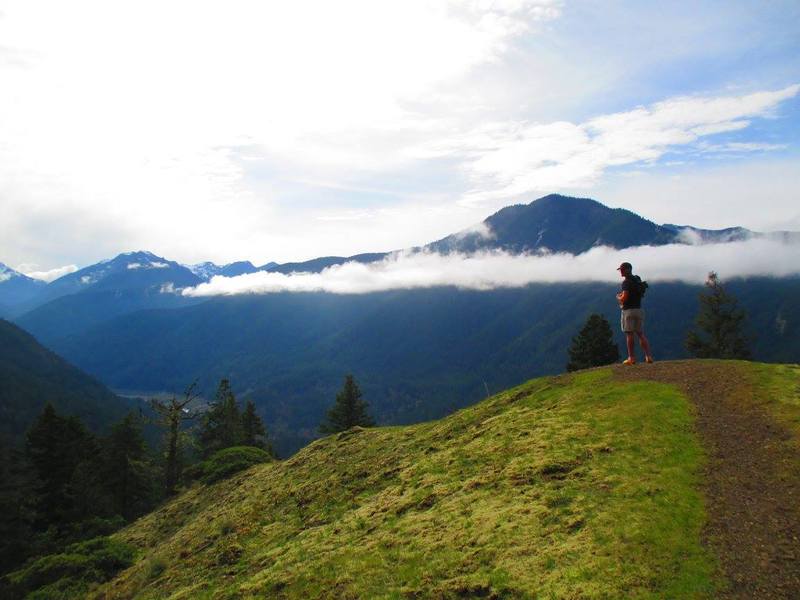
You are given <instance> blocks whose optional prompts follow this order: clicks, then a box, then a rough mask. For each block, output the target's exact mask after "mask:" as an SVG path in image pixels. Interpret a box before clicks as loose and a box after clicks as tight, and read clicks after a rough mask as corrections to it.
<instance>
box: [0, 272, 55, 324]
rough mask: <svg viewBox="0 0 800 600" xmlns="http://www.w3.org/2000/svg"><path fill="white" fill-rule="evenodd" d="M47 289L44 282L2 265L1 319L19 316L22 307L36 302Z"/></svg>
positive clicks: (0, 286) (0, 278)
mask: <svg viewBox="0 0 800 600" xmlns="http://www.w3.org/2000/svg"><path fill="white" fill-rule="evenodd" d="M46 287H47V284H46V283H45V282H44V281H39V280H38V279H33V278H31V277H28V276H27V275H23V274H22V273H20V272H19V271H15V270H14V269H12V268H11V267H8V266H6V265H4V264H3V263H0V317H3V316H11V315H14V314H17V313H18V311H19V306H20V305H25V304H27V303H30V302H32V301H34V300H35V299H36V298H37V297H39V296H40V295H41V294H42V293H43V292H44V290H45V288H46Z"/></svg>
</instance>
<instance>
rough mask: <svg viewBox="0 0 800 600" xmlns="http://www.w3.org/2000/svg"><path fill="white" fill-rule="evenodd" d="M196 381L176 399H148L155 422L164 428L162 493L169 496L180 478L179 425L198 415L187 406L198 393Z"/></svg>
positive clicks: (180, 446)
mask: <svg viewBox="0 0 800 600" xmlns="http://www.w3.org/2000/svg"><path fill="white" fill-rule="evenodd" d="M196 387H197V384H196V383H193V384H191V385H190V386H189V387H188V388H186V391H185V392H184V393H183V398H182V399H180V400H178V398H177V397H175V396H173V397H172V398H171V399H170V401H169V402H164V401H163V400H159V399H157V398H153V399H151V400H150V406H152V408H153V410H154V411H155V413H156V415H158V416H157V418H156V424H158V425H160V426H161V427H163V428H164V429H165V433H164V493H165V494H166V495H167V496H171V495H172V494H173V493H175V486H176V485H178V482H179V481H180V479H181V473H182V470H183V462H184V461H183V444H182V443H181V441H182V439H183V438H182V432H181V426H182V424H183V423H184V422H186V421H192V420H194V419H196V418H197V417H198V416H200V414H201V413H200V412H199V411H196V410H194V409H191V408H188V407H189V406H190V405H191V404H192V403H193V402H194V401H195V400H197V398H198V395H197V393H196V391H195V388H196Z"/></svg>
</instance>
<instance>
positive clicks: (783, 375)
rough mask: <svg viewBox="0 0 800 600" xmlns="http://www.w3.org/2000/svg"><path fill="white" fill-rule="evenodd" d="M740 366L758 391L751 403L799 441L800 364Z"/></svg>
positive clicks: (748, 364)
mask: <svg viewBox="0 0 800 600" xmlns="http://www.w3.org/2000/svg"><path fill="white" fill-rule="evenodd" d="M741 365H742V368H744V369H745V370H746V372H747V373H748V374H749V375H750V377H751V379H752V380H753V383H754V385H753V388H754V389H755V390H757V391H758V397H757V398H755V400H756V401H757V402H758V403H759V404H760V405H761V406H762V407H763V408H764V409H765V410H767V411H768V412H769V413H770V415H771V416H773V417H774V418H775V419H776V420H777V421H778V422H779V423H781V424H783V425H784V426H786V427H788V428H789V429H790V430H791V431H792V432H793V433H794V434H795V437H796V438H797V439H798V440H800V365H767V364H764V363H741Z"/></svg>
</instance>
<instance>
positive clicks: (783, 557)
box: [614, 361, 800, 599]
mask: <svg viewBox="0 0 800 600" xmlns="http://www.w3.org/2000/svg"><path fill="white" fill-rule="evenodd" d="M614 374H615V376H616V377H617V379H620V380H623V381H635V380H641V379H647V380H654V381H660V382H664V383H671V384H675V385H677V386H678V387H679V388H680V389H682V390H683V391H684V392H686V394H687V395H688V397H689V398H690V399H691V400H692V402H693V403H694V405H695V407H696V416H697V421H696V425H697V430H698V433H699V435H700V439H701V442H702V444H703V446H704V448H705V449H706V452H707V454H708V458H709V461H708V465H707V467H706V470H705V473H704V485H705V488H704V490H703V491H704V493H705V495H706V502H707V508H708V516H709V521H708V523H707V525H706V527H705V529H704V540H703V541H704V543H705V544H707V545H708V546H709V547H710V548H711V549H712V550H713V551H714V553H715V554H716V555H717V556H718V557H719V559H720V562H721V568H722V570H723V575H724V577H725V579H727V581H728V582H729V588H728V589H727V590H724V591H723V592H722V595H721V597H723V598H748V599H750V598H794V599H796V598H800V444H798V441H797V439H796V438H794V437H793V435H792V434H791V433H790V432H789V431H788V430H787V429H785V428H784V427H782V426H781V425H780V424H779V423H777V422H776V421H775V420H774V419H773V418H772V417H771V416H770V415H768V414H766V413H765V412H764V410H763V409H762V408H759V406H758V403H757V402H754V398H755V393H756V392H755V390H754V388H753V385H752V383H751V382H750V381H749V380H748V379H747V377H746V375H745V374H744V373H743V372H742V371H741V369H740V368H738V367H737V366H736V364H724V363H714V362H706V361H702V362H701V361H670V362H663V363H656V364H653V365H646V364H645V365H635V366H632V367H623V366H619V367H617V368H615V370H614Z"/></svg>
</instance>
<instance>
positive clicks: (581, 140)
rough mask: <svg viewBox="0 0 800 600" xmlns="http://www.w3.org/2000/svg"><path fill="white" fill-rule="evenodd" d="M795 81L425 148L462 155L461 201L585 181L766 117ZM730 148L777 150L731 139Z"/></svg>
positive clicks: (492, 130) (494, 131)
mask: <svg viewBox="0 0 800 600" xmlns="http://www.w3.org/2000/svg"><path fill="white" fill-rule="evenodd" d="M798 91H800V84H795V85H791V86H788V87H785V88H783V89H779V90H774V91H761V92H756V93H752V94H745V95H740V96H720V97H714V98H702V97H696V98H695V97H691V98H683V97H679V98H672V99H668V100H664V101H662V102H657V103H655V104H653V105H652V106H649V107H639V108H636V109H633V110H630V111H626V112H620V113H614V114H609V115H603V116H599V117H595V118H593V119H590V120H588V121H586V122H584V123H580V124H575V123H570V122H556V123H549V124H542V123H527V122H520V123H516V122H509V123H493V124H491V125H488V126H484V127H482V128H479V129H476V130H474V131H472V132H469V133H467V134H465V135H461V136H456V137H453V138H451V139H449V140H439V141H437V142H434V143H432V144H428V145H426V146H425V147H424V151H423V152H424V154H426V155H428V156H434V155H438V156H461V157H464V158H465V161H466V162H465V167H466V169H467V171H468V173H469V174H470V176H471V177H472V179H473V181H474V185H475V190H474V191H473V192H471V193H469V194H467V195H466V196H465V201H466V202H478V201H482V200H487V199H494V198H498V197H505V198H508V197H513V196H517V195H521V194H525V193H528V192H535V191H540V192H542V191H552V190H559V189H564V188H566V187H571V188H581V187H584V188H585V187H589V186H591V185H593V184H595V183H597V182H598V180H599V179H600V176H601V175H602V174H603V173H604V172H605V171H606V170H607V169H609V168H611V167H618V166H622V165H632V164H635V163H647V162H652V161H655V160H657V159H658V158H660V157H661V156H663V155H664V154H665V153H666V152H667V151H668V150H670V149H672V148H675V147H679V146H686V145H688V144H692V143H694V142H696V141H697V140H699V139H700V138H702V137H703V136H708V135H713V134H717V133H721V132H724V131H733V130H737V129H743V128H745V127H747V126H748V125H749V124H750V121H749V120H748V119H752V118H755V117H769V116H771V115H772V114H773V113H774V111H775V109H776V108H777V106H778V105H779V104H780V103H781V102H783V101H785V100H787V99H789V98H793V97H794V96H796V95H797V93H798ZM725 148H726V149H728V150H729V151H738V152H741V151H754V150H768V149H777V148H775V147H773V146H772V145H764V144H755V143H740V144H736V143H732V144H728V145H726V146H725Z"/></svg>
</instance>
